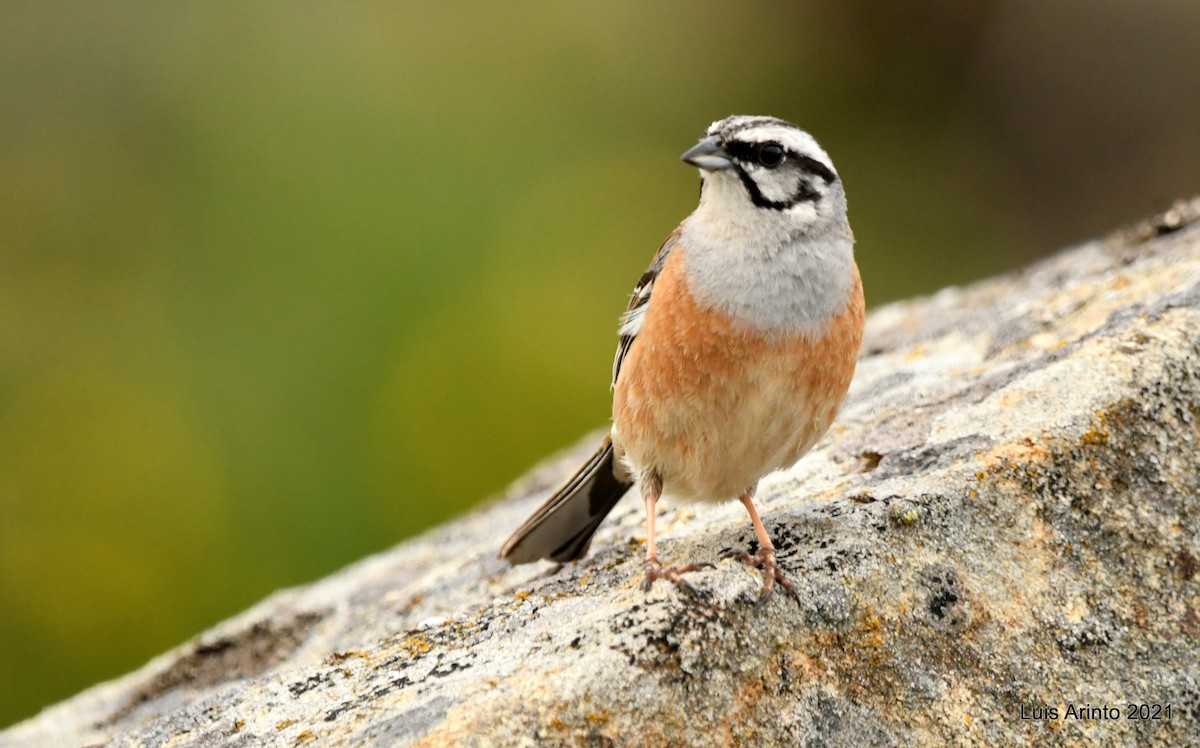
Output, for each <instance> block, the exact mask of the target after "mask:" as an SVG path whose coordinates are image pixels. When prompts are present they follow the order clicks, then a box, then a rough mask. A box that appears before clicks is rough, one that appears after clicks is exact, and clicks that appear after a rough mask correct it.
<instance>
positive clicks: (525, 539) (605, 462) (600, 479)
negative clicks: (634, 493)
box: [500, 437, 633, 564]
mask: <svg viewBox="0 0 1200 748" xmlns="http://www.w3.org/2000/svg"><path fill="white" fill-rule="evenodd" d="M632 486H633V483H632V482H631V481H628V480H626V479H623V478H621V477H618V475H617V471H616V465H615V463H614V460H613V446H612V439H611V437H605V438H604V443H603V444H601V445H600V449H598V450H597V451H596V453H595V454H593V455H592V456H591V458H589V459H588V461H587V462H586V463H584V465H583V467H581V468H579V470H578V471H577V472H576V473H575V475H573V476H571V479H570V480H569V481H567V482H566V484H565V485H563V487H562V488H560V489H558V490H557V491H555V492H554V495H553V496H551V497H550V498H549V499H546V503H544V504H542V505H541V506H540V507H538V509H537V511H535V512H534V513H533V514H532V515H531V516H530V517H529V519H527V520H525V523H524V524H523V525H521V526H520V527H518V528H517V531H516V532H514V533H513V534H512V537H510V538H509V539H508V540H507V541H506V542H505V543H504V547H503V548H501V549H500V557H501V558H505V559H508V560H509V561H510V562H512V563H514V564H524V563H528V562H530V561H537V560H539V559H549V560H552V561H558V562H560V563H563V562H566V561H574V560H576V559H578V558H582V557H583V556H584V555H585V554H586V553H587V551H588V546H589V545H590V544H591V542H592V536H593V535H595V534H596V529H597V528H599V527H600V523H601V522H602V521H603V520H604V518H605V517H606V516H608V513H609V512H611V511H612V508H613V507H614V506H616V504H617V502H618V501H620V500H621V497H622V496H624V495H625V493H626V492H627V491H628V490H629V489H630V488H631V487H632Z"/></svg>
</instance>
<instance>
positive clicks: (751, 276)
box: [679, 174, 854, 338]
mask: <svg viewBox="0 0 1200 748" xmlns="http://www.w3.org/2000/svg"><path fill="white" fill-rule="evenodd" d="M714 176H716V177H717V178H715V179H714V178H711V177H710V178H708V179H706V184H705V186H704V190H703V193H702V195H701V199H700V205H699V207H697V208H696V210H695V212H694V213H692V215H690V216H688V218H687V219H686V220H685V221H684V223H683V233H682V235H681V236H680V242H679V249H680V250H682V252H683V268H684V272H685V273H686V277H687V280H688V287H689V290H690V291H691V292H692V295H693V296H694V297H695V299H696V301H697V302H698V303H700V304H702V305H703V306H708V307H715V308H717V309H720V310H721V311H724V312H725V313H727V314H729V315H730V316H732V317H734V318H735V319H737V320H739V321H741V322H743V323H745V324H748V325H750V326H752V327H754V328H757V329H760V330H763V331H768V332H779V333H793V334H794V333H799V334H802V335H805V336H806V337H813V338H815V337H817V336H820V335H822V334H823V333H824V332H825V331H826V329H827V328H828V326H829V324H830V322H832V320H833V318H834V317H836V316H837V315H838V314H840V313H841V312H842V311H843V310H845V308H846V304H847V303H848V301H849V297H850V290H851V285H852V284H853V282H854V273H853V266H854V237H853V234H852V233H851V232H850V226H849V224H848V223H847V221H846V208H845V205H846V203H845V194H844V193H843V192H842V191H841V185H840V184H836V185H835V187H834V189H833V190H831V191H830V192H829V193H828V194H827V195H826V196H825V199H824V200H822V201H820V202H819V203H800V204H799V205H796V206H795V207H793V208H791V209H789V210H784V211H775V210H769V209H763V208H759V207H757V206H754V205H753V204H751V203H750V201H749V200H747V199H746V198H745V196H744V193H742V192H741V190H742V187H741V185H740V184H737V183H736V182H735V181H734V180H733V179H725V178H722V177H725V175H724V174H720V175H714Z"/></svg>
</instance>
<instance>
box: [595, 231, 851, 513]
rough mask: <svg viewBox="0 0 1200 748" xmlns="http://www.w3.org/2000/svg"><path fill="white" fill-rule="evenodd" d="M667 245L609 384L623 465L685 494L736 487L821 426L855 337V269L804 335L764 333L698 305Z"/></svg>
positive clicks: (846, 374) (833, 409)
mask: <svg viewBox="0 0 1200 748" xmlns="http://www.w3.org/2000/svg"><path fill="white" fill-rule="evenodd" d="M681 261H682V253H681V252H679V251H676V252H674V253H673V256H672V257H670V258H669V259H668V261H667V264H666V267H664V268H663V270H662V272H661V273H660V274H659V277H658V279H657V280H656V281H655V285H654V294H653V296H652V298H651V300H650V303H649V305H648V306H647V308H646V313H645V318H644V320H643V323H642V328H641V331H640V332H639V334H638V337H637V340H636V341H635V342H634V344H633V346H632V348H631V349H630V351H629V353H628V355H627V356H626V357H625V360H624V362H623V363H622V365H621V371H620V375H619V376H618V378H617V382H616V386H615V391H614V393H613V435H614V441H615V443H616V444H617V445H618V449H619V450H623V453H624V459H625V461H626V463H627V464H628V465H629V466H630V468H631V470H633V472H634V475H643V474H645V473H646V472H648V471H653V472H654V473H655V474H657V475H658V476H659V477H660V478H661V479H662V482H663V492H664V493H665V494H669V495H671V496H672V497H674V498H679V499H685V500H710V501H712V500H722V499H731V498H735V497H737V496H738V495H739V494H741V492H742V491H744V490H746V489H747V488H749V487H751V486H753V485H755V484H756V483H757V482H758V479H759V478H761V477H762V476H764V475H766V474H767V473H770V472H771V471H773V470H778V469H780V468H785V467H789V466H791V465H792V464H794V463H795V462H796V460H798V459H800V457H801V456H803V455H804V453H805V452H807V451H808V450H809V449H811V448H812V446H813V445H814V444H815V443H816V442H817V440H818V439H820V438H821V436H822V435H823V434H824V433H825V432H826V430H828V429H829V426H830V424H831V423H833V419H834V416H835V415H837V409H838V406H839V405H840V404H841V402H842V398H843V397H844V396H845V394H846V390H847V389H848V388H849V387H850V380H851V378H852V377H853V376H854V365H855V363H856V362H857V360H858V352H859V347H860V344H861V342H862V328H863V295H862V284H861V282H860V281H859V278H858V270H857V268H854V269H853V272H854V276H855V277H854V280H855V282H854V284H853V286H852V289H851V293H850V295H849V298H848V299H847V301H846V308H845V310H844V311H843V312H842V313H841V314H839V315H838V316H837V317H835V318H834V319H833V320H832V321H831V323H830V324H829V327H828V329H827V330H825V331H821V333H822V334H819V335H818V336H817V337H815V338H806V337H804V336H800V335H790V336H781V335H776V336H774V337H773V338H764V336H763V335H762V333H761V332H756V331H754V330H753V329H751V328H748V327H747V326H745V325H744V324H743V323H739V322H735V321H732V320H730V319H729V318H728V317H727V316H725V315H724V314H723V313H720V312H716V311H714V310H712V309H706V308H702V307H700V306H699V305H698V304H697V303H696V301H695V299H694V298H693V297H692V295H691V293H690V292H689V291H688V288H687V282H686V279H685V277H684V275H683V268H682V267H681V264H680V263H681Z"/></svg>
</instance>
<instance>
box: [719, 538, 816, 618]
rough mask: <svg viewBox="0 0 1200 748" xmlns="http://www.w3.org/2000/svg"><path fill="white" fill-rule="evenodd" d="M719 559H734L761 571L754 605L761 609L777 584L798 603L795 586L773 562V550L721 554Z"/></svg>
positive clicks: (798, 598) (760, 548) (798, 597)
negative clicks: (757, 594)
mask: <svg viewBox="0 0 1200 748" xmlns="http://www.w3.org/2000/svg"><path fill="white" fill-rule="evenodd" d="M721 558H736V559H737V560H739V561H741V562H742V563H744V564H748V565H750V566H753V567H754V568H756V569H762V570H763V586H762V592H761V593H760V594H759V596H758V602H757V603H756V605H757V606H758V607H761V606H762V605H763V604H764V603H765V602H766V601H767V600H769V599H770V597H771V595H772V594H773V593H774V592H775V585H776V584H778V585H779V586H780V587H782V588H783V591H784V592H786V593H787V594H788V596H789V597H791V598H792V599H793V600H795V601H796V602H800V593H799V592H797V591H796V585H794V584H792V582H791V580H790V579H788V578H787V576H785V575H784V573H783V569H781V568H779V564H778V563H777V562H776V561H775V549H774V548H763V547H761V546H760V547H759V549H758V552H757V553H755V554H753V555H751V554H749V553H746V552H745V551H729V552H728V553H725V554H722V556H721Z"/></svg>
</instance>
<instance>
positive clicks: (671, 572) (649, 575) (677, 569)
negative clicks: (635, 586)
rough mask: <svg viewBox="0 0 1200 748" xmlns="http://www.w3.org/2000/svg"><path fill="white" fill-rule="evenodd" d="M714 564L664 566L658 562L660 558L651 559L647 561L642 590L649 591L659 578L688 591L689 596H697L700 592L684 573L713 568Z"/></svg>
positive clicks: (683, 590)
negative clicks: (684, 576)
mask: <svg viewBox="0 0 1200 748" xmlns="http://www.w3.org/2000/svg"><path fill="white" fill-rule="evenodd" d="M711 568H713V565H712V564H710V563H707V562H705V563H700V564H688V565H687V566H663V565H662V564H660V563H659V562H658V559H650V560H648V561H646V576H645V577H644V578H643V579H642V591H644V592H649V591H650V588H651V587H652V586H653V585H654V582H655V580H657V579H666V580H667V581H669V582H671V583H672V584H674V585H675V586H676V587H678V588H679V589H680V591H682V592H685V593H687V595H688V596H689V597H696V596H698V595H699V594H700V592H699V590H697V589H696V588H695V587H694V586H693V585H692V583H691V582H689V581H688V580H686V579H684V578H683V575H684V574H687V573H688V572H690V571H699V570H701V569H711Z"/></svg>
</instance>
